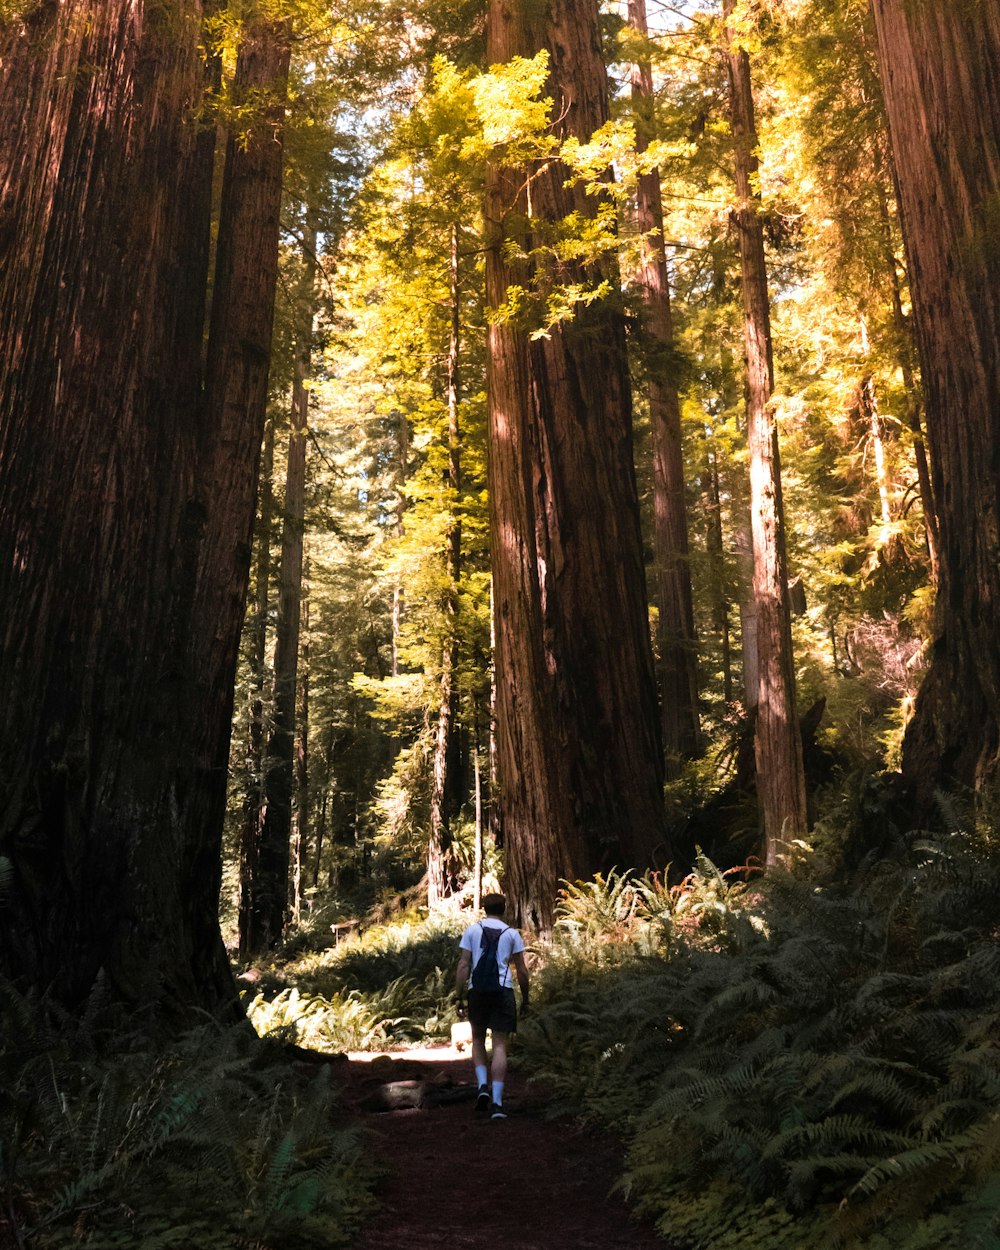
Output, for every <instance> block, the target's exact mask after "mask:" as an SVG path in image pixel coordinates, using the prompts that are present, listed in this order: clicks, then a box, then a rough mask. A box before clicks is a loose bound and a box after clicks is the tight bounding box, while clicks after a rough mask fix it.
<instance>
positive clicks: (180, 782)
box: [0, 0, 236, 1019]
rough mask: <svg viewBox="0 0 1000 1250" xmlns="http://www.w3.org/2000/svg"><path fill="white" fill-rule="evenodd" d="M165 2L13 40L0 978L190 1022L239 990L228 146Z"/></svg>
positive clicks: (13, 35)
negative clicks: (199, 770) (218, 492)
mask: <svg viewBox="0 0 1000 1250" xmlns="http://www.w3.org/2000/svg"><path fill="white" fill-rule="evenodd" d="M167 8H168V10H169V20H165V19H164V15H163V11H162V8H158V9H157V11H156V13H155V14H153V15H149V14H147V13H146V9H145V5H144V4H143V3H141V0H139V2H136V0H129V2H128V3H126V2H125V0H108V2H107V3H104V4H95V3H90V2H86V0H65V2H64V3H61V4H59V5H56V4H45V5H40V6H35V7H33V8H32V9H31V10H30V11H29V12H28V14H27V16H26V17H25V19H24V20H23V21H14V22H11V23H9V24H8V25H7V26H6V27H5V28H4V29H3V31H2V32H0V59H2V63H3V77H2V79H0V238H2V239H3V243H4V251H5V256H4V263H3V265H2V266H0V603H2V604H3V623H2V626H0V682H2V688H3V691H4V698H3V704H2V709H0V758H2V760H3V771H2V780H0V813H2V814H0V855H2V856H5V857H6V858H7V859H8V860H9V861H10V864H11V868H12V875H11V884H10V887H9V889H8V891H7V893H6V896H5V900H4V906H3V908H2V909H0V974H2V975H4V976H7V977H11V978H13V979H15V980H16V981H17V982H19V983H21V984H23V985H31V986H34V987H36V988H37V989H38V990H43V991H46V992H49V993H51V994H53V995H54V996H55V997H56V998H57V999H58V1000H60V1001H61V1002H63V1003H65V1004H68V1005H71V1006H72V1005H75V1004H78V1003H79V1002H80V1001H81V1000H83V999H84V998H86V996H87V995H88V994H89V993H90V991H91V990H92V988H93V986H94V985H95V983H96V982H97V981H98V979H100V980H101V982H102V984H103V987H104V992H105V993H107V994H110V995H111V996H113V997H115V998H117V999H118V1000H120V1001H123V1002H126V1003H129V1004H131V1005H133V1006H136V1007H146V1006H151V1007H153V1008H159V1009H160V1011H161V1012H164V1011H165V1012H167V1013H176V1014H178V1015H179V1014H181V1013H183V1012H184V1011H186V1010H187V1009H189V1008H190V1007H192V1006H195V1007H200V1008H205V1009H208V1010H212V1011H226V1010H230V1011H232V1010H235V1009H236V996H235V989H234V985H233V981H232V977H231V974H230V972H229V969H228V965H227V961H226V959H225V952H224V950H223V947H222V942H221V938H220V935H219V929H218V921H217V904H218V875H219V862H220V849H221V846H220V843H221V822H220V823H216V824H203V823H195V822H190V821H188V820H186V819H185V812H184V796H185V795H186V794H188V793H189V792H190V791H191V788H192V785H193V784H194V781H195V778H196V773H195V767H194V760H193V758H192V738H193V724H194V720H196V718H197V715H198V714H199V711H200V709H199V707H198V703H197V700H196V698H195V697H194V696H195V693H196V692H194V691H192V688H191V684H190V682H191V671H192V653H193V647H194V645H195V644H196V642H197V638H196V631H193V630H192V627H191V625H192V622H191V599H192V593H193V584H194V576H195V565H196V559H197V543H198V540H199V535H200V530H201V521H202V515H201V513H200V510H199V509H198V508H196V507H193V506H192V504H191V501H192V498H193V496H194V492H195V470H196V455H197V441H198V436H199V428H200V425H201V415H200V396H199V388H200V384H201V376H202V375H201V356H202V333H203V326H204V302H205V290H206V277H207V265H208V251H209V223H210V200H211V179H212V163H213V146H214V135H213V134H212V133H211V132H209V131H199V130H198V129H197V128H196V127H195V126H194V125H193V124H192V121H191V118H192V115H193V112H194V107H193V106H195V105H196V104H197V103H198V102H199V101H200V98H201V95H202V90H203V79H204V69H203V66H202V63H201V60H200V57H199V54H198V43H199V38H200V18H201V7H200V5H199V4H198V3H195V2H193V0H192V2H189V3H188V2H184V0H177V2H176V3H172V4H170V5H168V6H167ZM157 1014H158V1013H157V1012H156V1011H154V1012H153V1013H152V1014H150V1015H147V1016H146V1017H145V1018H146V1019H154V1018H156V1016H157Z"/></svg>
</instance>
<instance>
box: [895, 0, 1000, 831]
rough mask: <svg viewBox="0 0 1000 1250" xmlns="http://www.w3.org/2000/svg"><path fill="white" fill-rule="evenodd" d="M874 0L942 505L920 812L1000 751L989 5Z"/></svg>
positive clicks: (915, 749) (995, 24)
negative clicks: (940, 790) (939, 793)
mask: <svg viewBox="0 0 1000 1250" xmlns="http://www.w3.org/2000/svg"><path fill="white" fill-rule="evenodd" d="M872 7H873V11H874V14H875V23H876V29H877V32H878V44H879V59H880V63H881V69H882V83H883V90H884V93H885V100H886V109H887V112H888V116H889V131H890V137H891V141H892V149H893V157H894V162H895V169H896V176H897V182H898V186H899V196H900V206H901V210H902V225H903V240H904V244H905V247H906V255H907V261H908V271H909V279H910V290H911V294H912V298H913V319H914V323H915V328H916V339H917V347H918V351H919V355H920V367H921V375H922V379H923V386H924V399H925V409H926V422H927V436H928V443H929V447H930V453H931V472H932V486H933V494H934V501H935V504H936V508H937V519H938V538H939V549H938V558H939V564H938V574H939V576H938V596H937V620H936V627H937V637H936V640H935V643H934V649H933V653H932V659H931V665H930V669H929V671H928V674H927V676H926V678H925V679H924V682H923V685H922V686H921V689H920V692H919V695H918V697H917V704H916V711H915V714H914V718H913V720H912V722H911V724H910V727H909V730H908V732H907V735H906V739H905V741H904V746H903V772H904V776H906V777H907V778H908V780H909V781H910V782H911V784H912V786H913V787H914V789H915V791H916V794H917V797H918V808H919V813H918V816H920V817H922V816H925V815H929V814H931V812H932V811H933V795H934V791H935V790H936V789H938V788H942V787H944V788H948V787H954V786H956V785H968V786H977V787H978V786H980V785H982V784H983V783H986V782H989V781H995V779H996V775H997V765H998V756H1000V562H998V552H1000V498H998V492H997V482H998V481H1000V350H998V344H1000V250H998V249H997V245H996V231H997V204H998V203H1000V75H998V72H997V66H998V65H1000V3H998V0H954V3H952V4H948V5H945V4H928V3H920V4H914V3H912V2H906V0H873V5H872Z"/></svg>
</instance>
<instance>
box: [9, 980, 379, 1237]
mask: <svg viewBox="0 0 1000 1250" xmlns="http://www.w3.org/2000/svg"><path fill="white" fill-rule="evenodd" d="M123 1025H124V1022H123V1021H118V1022H117V1025H116V1032H114V1033H112V1034H111V1035H108V1034H107V1033H105V1032H103V1031H102V1029H98V1028H97V1025H96V1024H95V1023H94V1022H88V1021H87V1020H86V1018H85V1019H84V1022H83V1023H79V1022H74V1021H71V1020H69V1019H67V1018H65V1017H61V1016H58V1015H56V1014H55V1013H54V1012H52V1011H51V1009H47V1008H43V1007H40V1006H39V1005H38V1004H37V1003H35V1002H33V1001H32V1000H29V999H25V998H24V997H22V996H21V995H19V994H17V992H16V991H14V990H13V988H12V987H10V986H9V985H6V984H4V985H0V1176H2V1184H3V1188H4V1196H5V1199H6V1202H5V1208H6V1211H7V1212H8V1213H9V1214H10V1215H11V1218H13V1219H14V1221H15V1227H16V1229H17V1234H16V1235H17V1236H18V1237H19V1238H20V1241H19V1243H18V1244H25V1245H31V1246H37V1247H42V1248H47V1247H62V1246H90V1247H94V1248H95V1250H111V1248H112V1247H116V1246H122V1247H125V1246H136V1245H141V1246H142V1247H143V1250H151V1248H154V1247H164V1248H165V1247H177V1248H178V1250H181V1248H185V1250H186V1248H188V1247H190V1246H193V1245H197V1246H202V1247H205V1248H206V1250H210V1248H214V1247H219V1248H220V1250H237V1248H239V1247H250V1246H253V1247H256V1248H259V1250H264V1248H266V1247H279V1246H286V1245H288V1244H290V1243H294V1244H295V1245H297V1246H302V1247H308V1248H313V1247H315V1248H316V1250H323V1248H325V1247H336V1246H344V1245H348V1244H350V1242H351V1240H352V1236H353V1233H354V1231H355V1230H356V1228H357V1227H358V1225H359V1223H360V1221H361V1218H362V1217H363V1215H364V1214H365V1213H366V1211H367V1210H368V1208H369V1205H370V1199H369V1191H370V1188H371V1183H372V1173H371V1170H370V1168H369V1167H368V1165H367V1164H366V1163H365V1162H364V1159H363V1157H362V1155H361V1153H360V1151H359V1148H358V1142H357V1137H356V1133H355V1132H354V1131H353V1130H352V1129H349V1128H345V1127H342V1126H339V1125H338V1118H339V1117H338V1110H337V1097H336V1091H335V1089H334V1088H333V1087H332V1085H331V1082H330V1077H329V1070H328V1069H323V1070H321V1071H320V1072H319V1073H318V1074H317V1075H315V1076H314V1077H312V1078H310V1079H307V1078H305V1077H303V1076H301V1075H300V1074H298V1073H296V1072H293V1071H292V1070H290V1069H289V1068H288V1067H287V1066H286V1067H282V1066H280V1063H279V1064H274V1063H272V1064H270V1065H269V1064H268V1062H267V1060H266V1057H265V1056H264V1054H263V1053H262V1049H261V1046H260V1043H258V1042H256V1041H255V1040H254V1039H253V1036H252V1034H250V1033H249V1032H248V1031H247V1030H246V1029H245V1028H240V1029H229V1030H222V1029H220V1028H218V1027H216V1026H205V1027H204V1028H201V1029H198V1030H195V1031H192V1032H189V1033H186V1034H184V1035H183V1036H181V1037H179V1038H178V1039H177V1040H176V1042H174V1043H173V1044H172V1045H171V1046H169V1047H167V1048H164V1049H161V1050H156V1051H154V1050H152V1049H150V1047H149V1043H148V1042H146V1041H143V1040H142V1039H140V1038H139V1036H138V1035H135V1036H132V1035H130V1034H129V1033H128V1032H127V1031H126V1030H125V1029H124V1028H123ZM110 1038H113V1039H114V1045H113V1047H112V1046H110V1045H109V1040H110Z"/></svg>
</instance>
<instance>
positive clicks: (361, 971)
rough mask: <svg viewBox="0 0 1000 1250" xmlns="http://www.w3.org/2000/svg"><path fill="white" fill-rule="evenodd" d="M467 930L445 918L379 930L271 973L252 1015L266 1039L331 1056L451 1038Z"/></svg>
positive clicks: (251, 1006) (252, 1005)
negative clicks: (463, 936)
mask: <svg viewBox="0 0 1000 1250" xmlns="http://www.w3.org/2000/svg"><path fill="white" fill-rule="evenodd" d="M461 930H462V924H461V923H460V922H454V923H449V922H447V921H444V920H440V919H435V920H434V921H415V922H409V921H405V920H403V921H400V922H397V923H395V924H390V925H375V926H372V927H371V928H369V929H366V930H365V931H364V932H363V933H362V934H361V935H360V937H355V938H350V939H348V940H346V941H344V942H342V943H341V944H340V945H339V946H337V947H335V948H332V949H326V950H323V951H320V952H315V953H309V954H306V955H305V956H303V957H301V958H299V959H295V960H292V961H290V962H288V963H285V964H283V965H281V966H279V967H276V968H274V969H273V970H271V971H270V972H269V973H268V975H267V988H266V989H265V990H262V991H261V992H260V993H258V994H257V995H255V996H254V997H253V999H252V1000H250V1001H249V1002H248V1004H247V1015H248V1016H249V1018H250V1021H251V1023H252V1024H253V1025H254V1027H255V1028H256V1029H257V1031H258V1032H259V1033H261V1034H262V1035H264V1036H267V1035H274V1036H277V1037H279V1038H281V1039H282V1040H285V1041H290V1042H294V1043H295V1044H297V1045H299V1046H304V1047H307V1048H308V1049H310V1050H320V1051H326V1052H328V1053H332V1054H337V1053H341V1052H343V1051H346V1050H384V1049H386V1048H387V1047H389V1046H398V1045H401V1044H405V1043H406V1042H423V1041H433V1040H441V1039H444V1038H446V1037H447V1036H448V1035H449V1032H450V1029H451V1025H452V1024H454V1023H455V1021H456V1020H457V1019H458V1014H457V1009H456V1007H457V1005H456V1002H455V997H454V971H455V963H456V960H457V958H458V956H457V950H458V938H459V935H460V933H461ZM279 986H281V987H282V988H280V989H278V990H277V992H275V989H276V987H279Z"/></svg>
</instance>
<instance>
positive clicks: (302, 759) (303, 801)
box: [292, 557, 310, 924]
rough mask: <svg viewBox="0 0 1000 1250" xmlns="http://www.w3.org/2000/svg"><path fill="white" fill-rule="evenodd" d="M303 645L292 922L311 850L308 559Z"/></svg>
mask: <svg viewBox="0 0 1000 1250" xmlns="http://www.w3.org/2000/svg"><path fill="white" fill-rule="evenodd" d="M302 581H303V590H302V641H301V644H300V646H299V672H298V683H297V685H298V698H297V702H298V716H297V724H296V732H295V818H294V825H293V831H292V839H293V846H294V851H295V855H294V871H293V873H292V920H293V921H294V923H295V924H298V923H299V921H300V919H301V918H302V872H303V864H304V863H305V858H306V854H307V851H308V848H309V677H310V674H309V559H308V557H306V559H305V567H304V569H303V572H302Z"/></svg>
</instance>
